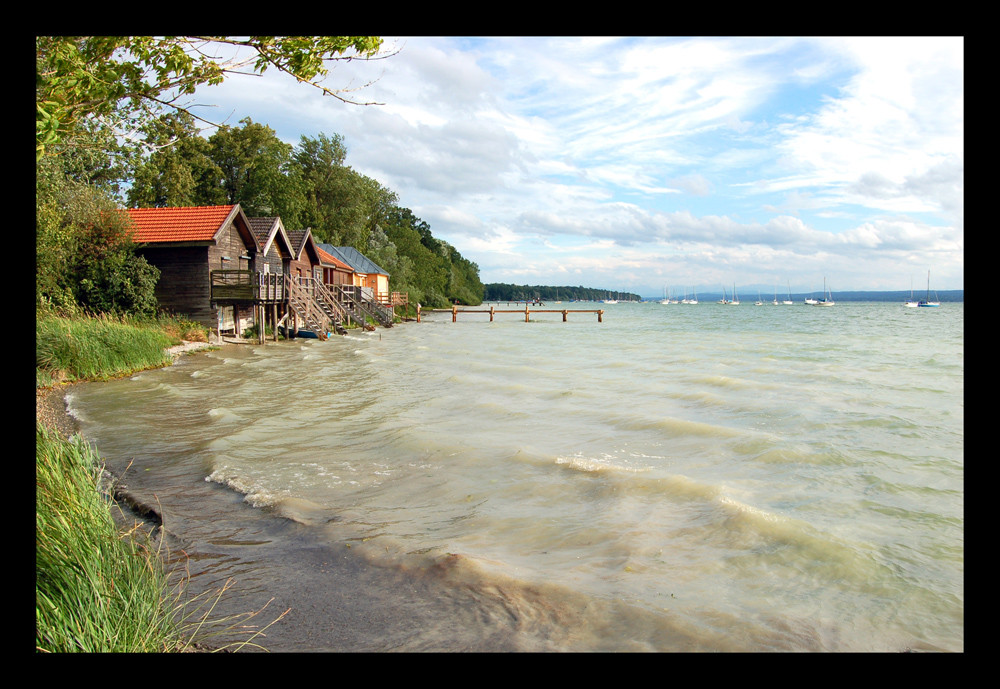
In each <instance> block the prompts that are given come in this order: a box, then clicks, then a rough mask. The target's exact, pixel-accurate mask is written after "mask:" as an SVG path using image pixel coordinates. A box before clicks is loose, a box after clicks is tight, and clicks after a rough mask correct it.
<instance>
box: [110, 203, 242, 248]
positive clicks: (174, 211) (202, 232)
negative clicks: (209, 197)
mask: <svg viewBox="0 0 1000 689" xmlns="http://www.w3.org/2000/svg"><path fill="white" fill-rule="evenodd" d="M233 208H235V206H189V207H184V208H129V209H128V211H127V212H128V214H129V216H130V217H131V218H132V221H133V222H134V223H135V229H134V230H133V234H132V239H133V241H135V242H136V243H138V244H147V243H153V242H203V241H210V240H211V239H212V238H213V237H214V236H215V233H216V232H218V231H219V228H220V227H222V225H223V223H225V222H226V218H228V217H229V214H230V213H232V212H233Z"/></svg>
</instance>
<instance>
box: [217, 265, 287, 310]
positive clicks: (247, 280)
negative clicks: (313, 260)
mask: <svg viewBox="0 0 1000 689" xmlns="http://www.w3.org/2000/svg"><path fill="white" fill-rule="evenodd" d="M209 279H210V281H211V289H212V301H263V302H279V301H283V300H284V299H285V283H284V277H283V276H282V275H278V274H274V273H258V272H255V271H253V270H213V271H210V273H209Z"/></svg>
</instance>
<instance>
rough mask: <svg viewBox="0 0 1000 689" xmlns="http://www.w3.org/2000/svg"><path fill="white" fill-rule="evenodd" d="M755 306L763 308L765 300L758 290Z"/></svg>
mask: <svg viewBox="0 0 1000 689" xmlns="http://www.w3.org/2000/svg"><path fill="white" fill-rule="evenodd" d="M753 305H754V306H763V305H764V300H763V299H761V297H760V290H757V301H755V302H754V303H753Z"/></svg>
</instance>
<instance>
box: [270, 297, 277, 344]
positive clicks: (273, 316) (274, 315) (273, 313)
mask: <svg viewBox="0 0 1000 689" xmlns="http://www.w3.org/2000/svg"><path fill="white" fill-rule="evenodd" d="M271 321H272V322H273V324H274V325H273V327H274V334H273V337H274V341H275V342H277V341H278V302H274V303H273V304H271Z"/></svg>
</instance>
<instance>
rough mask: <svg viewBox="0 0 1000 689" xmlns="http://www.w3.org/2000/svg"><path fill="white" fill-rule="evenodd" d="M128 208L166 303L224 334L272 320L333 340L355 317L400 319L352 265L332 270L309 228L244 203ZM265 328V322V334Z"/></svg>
mask: <svg viewBox="0 0 1000 689" xmlns="http://www.w3.org/2000/svg"><path fill="white" fill-rule="evenodd" d="M125 212H126V213H127V214H128V215H129V217H130V218H131V219H132V223H133V234H132V238H133V240H134V241H135V242H136V244H137V245H138V248H137V253H138V254H139V255H142V256H144V257H145V258H146V260H147V261H149V263H150V264H152V265H154V266H156V267H157V268H158V269H159V270H160V279H159V281H158V282H157V285H156V288H155V295H156V298H157V300H158V301H159V304H160V306H161V307H162V308H163V309H165V310H167V311H170V312H173V313H177V314H184V315H186V316H187V317H189V318H191V319H192V320H195V321H197V322H199V323H202V324H203V325H206V326H208V327H210V328H213V329H215V330H216V331H217V332H218V334H219V336H220V337H221V336H222V334H223V333H225V332H231V333H232V334H233V335H234V336H236V337H239V336H240V335H241V334H242V333H243V331H244V330H245V328H246V327H248V326H250V325H252V324H265V323H267V324H269V325H270V326H271V327H272V330H273V332H274V333H275V337H277V329H278V327H279V326H284V327H285V328H286V329H287V330H288V331H290V332H292V333H297V332H299V331H300V330H305V331H310V332H312V333H314V334H315V335H316V336H317V337H320V338H321V339H326V334H327V333H329V332H334V331H336V332H343V325H344V324H345V323H347V322H350V321H354V322H357V323H359V324H361V325H364V326H366V327H370V323H369V321H370V320H374V321H376V322H378V323H380V324H382V325H383V326H385V327H389V326H391V325H392V323H393V320H394V314H393V310H392V306H391V305H388V306H386V305H384V304H380V303H379V302H378V301H377V300H375V299H374V298H372V296H371V295H370V294H369V293H367V292H365V291H364V290H361V289H357V288H356V286H355V285H354V284H353V283H354V281H355V279H354V278H353V277H352V276H349V275H348V274H347V273H349V272H350V271H351V268H350V267H349V266H347V264H344V263H341V265H340V266H332V267H333V268H334V269H333V270H329V271H327V267H328V266H327V264H328V260H327V258H325V257H324V255H323V252H322V250H321V249H320V248H319V245H318V244H317V243H316V241H315V240H314V238H313V237H312V234H311V232H310V231H309V230H308V229H307V230H301V231H294V232H289V231H288V230H286V229H285V227H284V225H283V223H282V222H281V219H280V218H278V217H264V218H248V217H247V216H246V214H245V213H244V211H243V209H242V208H241V207H240V205H239V204H233V205H227V206H192V207H179V208H178V207H174V208H133V209H128V210H127V211H125ZM373 265H374V264H373ZM338 273H339V275H338ZM325 276H329V277H331V278H336V280H339V281H341V282H337V281H335V280H333V279H331V281H329V282H327V281H326V280H325V279H324V277H325ZM263 332H264V328H258V333H259V335H260V337H261V341H263Z"/></svg>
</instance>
